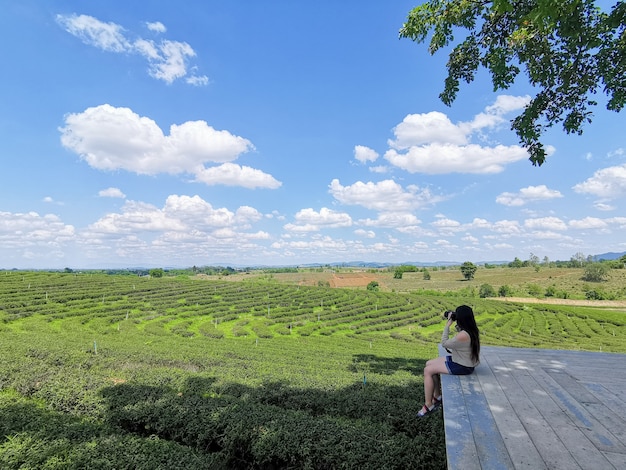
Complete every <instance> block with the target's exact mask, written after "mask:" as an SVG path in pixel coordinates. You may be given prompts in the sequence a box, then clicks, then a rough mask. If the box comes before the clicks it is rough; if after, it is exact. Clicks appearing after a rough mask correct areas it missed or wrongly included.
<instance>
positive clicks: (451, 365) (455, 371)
mask: <svg viewBox="0 0 626 470" xmlns="http://www.w3.org/2000/svg"><path fill="white" fill-rule="evenodd" d="M446 367H447V368H448V372H450V375H468V374H471V373H472V372H474V368H473V367H467V366H462V365H461V364H457V363H456V362H453V361H452V356H446Z"/></svg>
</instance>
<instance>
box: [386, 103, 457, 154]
mask: <svg viewBox="0 0 626 470" xmlns="http://www.w3.org/2000/svg"><path fill="white" fill-rule="evenodd" d="M393 133H394V135H395V140H391V139H390V140H389V141H388V144H389V146H390V147H391V148H393V149H397V150H405V149H407V148H410V147H413V146H416V145H423V144H428V143H441V144H456V145H464V144H466V143H467V133H466V132H465V131H464V130H463V129H461V128H459V126H456V125H454V124H453V123H452V121H450V119H449V118H448V116H446V115H445V114H443V113H440V112H438V111H432V112H430V113H424V114H409V115H408V116H406V117H405V118H404V120H403V121H402V122H401V123H400V124H398V125H397V126H396V127H395V128H394V129H393Z"/></svg>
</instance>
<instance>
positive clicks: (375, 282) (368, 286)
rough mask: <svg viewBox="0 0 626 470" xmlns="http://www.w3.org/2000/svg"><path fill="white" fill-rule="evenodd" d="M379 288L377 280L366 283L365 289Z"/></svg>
mask: <svg viewBox="0 0 626 470" xmlns="http://www.w3.org/2000/svg"><path fill="white" fill-rule="evenodd" d="M379 288H380V284H378V281H371V282H370V283H369V284H368V285H367V290H369V291H377V290H378V289H379Z"/></svg>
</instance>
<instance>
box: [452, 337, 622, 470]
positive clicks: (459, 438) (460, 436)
mask: <svg viewBox="0 0 626 470" xmlns="http://www.w3.org/2000/svg"><path fill="white" fill-rule="evenodd" d="M442 388H443V401H444V406H443V413H444V422H445V432H446V450H447V454H448V455H447V457H448V468H449V469H451V470H455V469H462V470H473V469H529V470H538V469H563V470H573V469H589V470H605V469H620V470H623V469H626V355H624V354H610V353H590V352H578V351H560V350H559V351H555V350H542V349H516V348H500V347H482V348H481V364H480V365H479V366H478V367H477V368H476V370H475V372H474V374H472V375H468V376H449V375H442Z"/></svg>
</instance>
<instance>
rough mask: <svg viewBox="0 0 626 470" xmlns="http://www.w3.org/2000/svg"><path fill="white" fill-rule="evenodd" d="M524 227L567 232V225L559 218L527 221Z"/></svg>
mask: <svg viewBox="0 0 626 470" xmlns="http://www.w3.org/2000/svg"><path fill="white" fill-rule="evenodd" d="M524 227H526V228H529V229H541V230H567V224H566V223H565V222H563V221H562V220H561V219H559V218H558V217H541V218H536V219H526V220H525V221H524Z"/></svg>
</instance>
